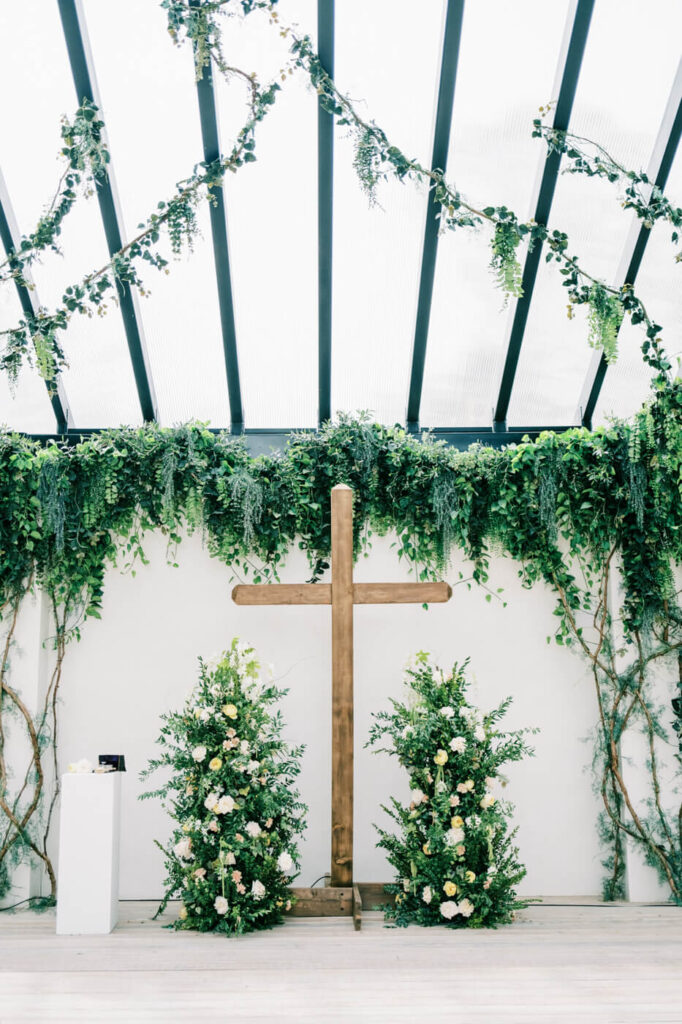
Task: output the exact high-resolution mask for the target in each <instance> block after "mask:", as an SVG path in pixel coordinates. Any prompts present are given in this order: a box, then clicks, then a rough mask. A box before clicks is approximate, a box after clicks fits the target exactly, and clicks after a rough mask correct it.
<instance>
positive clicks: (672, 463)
mask: <svg viewBox="0 0 682 1024" xmlns="http://www.w3.org/2000/svg"><path fill="white" fill-rule="evenodd" d="M681 428H682V382H679V381H678V382H675V383H674V384H666V385H663V384H662V383H661V382H660V381H658V382H656V383H655V390H654V395H653V398H652V400H651V401H650V402H649V403H648V404H647V406H645V408H644V409H643V410H642V411H641V412H640V413H639V414H638V415H637V416H636V417H635V418H634V420H633V422H632V423H630V424H626V423H614V424H613V425H611V426H610V427H608V428H601V429H599V430H595V431H592V432H590V431H587V430H584V429H575V430H570V431H567V432H566V433H564V434H561V435H557V434H553V433H549V432H548V433H546V434H542V435H541V436H540V437H539V438H538V439H537V440H536V441H533V442H531V441H527V442H524V443H522V444H519V445H517V446H514V447H510V448H508V449H505V450H493V449H490V448H483V447H481V446H473V447H472V448H471V449H470V450H469V451H467V452H459V451H456V450H454V449H452V448H450V447H448V446H447V445H445V444H443V443H442V442H434V441H433V440H432V439H431V438H429V436H428V435H426V436H424V437H423V438H422V439H418V438H416V437H413V436H411V435H409V434H407V433H406V432H405V431H404V430H402V429H401V428H399V427H385V426H382V425H380V424H377V423H373V422H371V421H370V420H369V419H368V418H367V417H361V418H359V419H343V418H342V419H341V420H340V421H339V422H338V423H337V424H327V425H326V426H325V427H324V428H323V429H322V430H321V431H320V432H319V433H317V434H300V435H297V436H295V437H293V438H292V440H291V443H290V444H289V446H288V448H287V449H286V451H285V452H284V453H283V454H275V455H273V456H267V457H266V456H260V457H258V458H251V457H249V455H248V453H247V451H246V449H245V448H244V445H243V443H242V442H241V441H240V440H238V439H235V438H234V437H231V436H230V435H229V434H214V433H212V432H210V431H209V430H207V429H206V428H205V427H202V426H201V425H197V424H194V425H187V426H184V427H180V428H177V429H173V430H169V429H162V428H159V427H157V426H151V425H148V426H145V427H143V428H140V429H128V428H124V429H119V430H109V431H104V432H103V433H101V434H99V435H96V436H93V437H91V438H89V439H87V440H85V441H83V442H81V443H80V444H78V445H76V446H75V447H73V448H68V447H66V446H63V445H59V444H54V443H50V444H48V445H46V446H44V447H43V446H41V445H40V444H39V443H37V442H34V441H31V440H30V439H28V438H26V437H22V436H20V435H12V434H0V610H1V612H0V613H1V614H2V616H3V618H5V619H6V621H8V618H9V617H10V616H11V611H12V609H13V608H14V607H15V605H16V603H17V602H18V601H19V600H20V599H21V597H22V596H23V594H25V593H26V592H27V591H28V589H29V588H30V587H31V586H32V585H33V584H34V583H36V582H37V583H38V584H39V585H40V586H41V587H43V588H44V589H45V591H46V592H47V593H48V595H49V596H50V600H51V603H52V606H53V609H54V611H53V615H55V622H57V619H56V615H57V613H59V616H60V618H59V625H58V626H56V628H55V636H56V638H57V640H58V642H59V643H60V644H61V645H62V652H63V645H64V644H66V642H67V641H68V640H69V639H70V638H71V637H78V636H79V635H80V628H81V625H82V622H83V619H84V618H85V617H87V616H96V617H97V616H99V614H100V610H101V602H102V592H103V585H104V577H105V573H106V571H107V569H108V568H109V567H110V566H112V565H119V566H121V567H122V568H124V569H127V570H130V571H132V572H134V571H135V567H136V564H137V563H144V561H145V554H144V537H145V534H147V533H148V532H149V531H152V530H159V531H161V532H162V534H163V535H164V536H165V537H166V538H167V541H168V549H169V550H168V557H169V561H171V562H174V561H175V549H176V547H177V545H178V543H179V542H180V540H181V538H182V535H183V533H184V531H185V530H189V531H191V530H195V529H200V530H201V531H202V533H203V534H204V536H205V539H206V544H207V547H208V550H209V552H210V553H211V555H213V556H214V557H216V558H219V559H220V560H221V561H222V562H224V563H225V564H226V565H228V566H230V568H231V570H232V571H233V572H234V573H236V574H237V575H238V576H240V577H241V578H245V579H249V580H253V581H254V582H265V581H267V580H273V579H277V577H278V573H279V570H280V567H281V566H282V564H283V563H284V561H285V559H286V557H287V555H288V553H289V552H290V551H291V550H292V549H293V548H294V547H296V546H297V545H298V546H300V547H301V548H302V549H303V550H304V551H305V552H306V554H307V557H308V560H309V563H310V567H311V578H312V579H319V578H321V576H322V575H323V574H324V572H325V571H326V569H327V568H328V562H329V553H330V543H331V538H330V514H329V492H330V489H331V487H332V486H334V484H337V483H347V484H349V485H350V486H351V487H352V488H353V490H354V493H355V508H354V549H355V555H356V557H357V556H358V555H359V554H360V553H361V552H363V551H367V550H368V549H369V547H370V546H371V543H372V538H373V535H374V534H377V533H378V534H385V533H387V532H389V531H393V532H394V533H395V535H396V538H397V544H396V551H397V554H398V556H399V557H400V558H402V559H404V560H405V561H406V562H407V563H408V564H409V566H410V568H411V569H412V570H413V572H414V573H415V575H416V577H417V578H418V579H421V580H427V579H434V578H438V577H439V576H441V575H442V574H443V573H444V572H445V571H446V570H447V568H448V565H449V562H450V560H451V558H452V556H453V554H454V553H455V552H456V551H459V552H461V553H462V554H463V555H464V556H465V557H466V558H467V559H468V560H469V561H470V563H471V579H472V580H473V581H474V582H476V583H477V584H478V585H481V586H483V587H488V585H489V583H490V582H491V581H490V578H489V577H490V559H491V556H492V555H493V554H494V553H503V554H506V555H508V556H510V557H512V558H513V559H515V560H516V562H517V564H518V574H519V578H520V580H521V582H522V584H523V585H524V586H528V587H530V586H533V585H535V584H537V583H540V584H543V585H545V586H547V587H549V588H550V589H551V591H552V592H553V593H554V594H555V595H556V599H557V604H556V630H555V633H554V640H555V642H556V643H558V644H561V645H564V646H568V647H571V648H572V649H575V650H577V651H578V652H580V653H582V655H583V656H584V658H585V659H586V661H587V663H588V665H589V666H590V668H591V670H592V671H593V675H594V680H595V692H596V693H597V695H598V701H599V707H600V716H601V722H600V729H599V731H598V734H597V751H598V763H597V769H596V771H597V787H598V791H599V793H600V796H601V799H602V802H603V804H604V813H605V815H606V816H607V819H608V820H606V819H605V823H606V829H605V832H604V834H606V832H608V833H609V834H610V835H612V837H613V842H616V837H617V839H618V842H620V841H621V840H622V838H623V835H624V834H625V833H624V830H625V829H629V830H630V832H631V831H632V823H628V820H629V817H630V812H629V810H628V807H627V802H626V801H625V795H624V793H623V789H622V786H621V782H622V785H623V786H624V785H625V783H624V782H623V780H622V773H620V762H619V758H618V755H617V750H618V743H617V741H618V739H619V737H620V735H621V732H622V729H623V728H625V727H626V726H627V727H640V728H644V729H645V731H646V732H647V734H648V732H649V730H652V736H653V739H652V742H653V743H654V746H655V745H656V744H658V745H660V744H661V743H662V742H663V740H662V739H661V738H660V735H658V734H657V733H656V728H658V726H657V725H656V723H658V724H660V726H661V728H664V730H667V731H668V732H670V730H671V726H672V722H671V720H670V714H669V712H666V713H665V714H664V715H663V718H661V715H660V714H659V712H658V711H657V710H656V708H654V707H652V706H651V702H650V700H649V699H648V697H647V689H648V687H649V680H650V675H651V671H652V670H653V669H654V668H655V667H656V665H657V664H659V663H664V662H665V659H667V658H672V659H674V658H675V657H676V654H677V650H678V648H682V610H681V609H680V606H679V597H678V595H677V593H676V590H675V587H674V585H673V579H672V574H671V565H680V563H681V562H682V501H681V500H680V499H681V497H682V485H681V484H680V481H681V480H682V429H681ZM612 573H616V574H617V575H618V576H619V577H620V581H621V584H622V589H623V594H624V598H623V602H622V607H620V608H619V607H617V606H614V604H613V601H612V598H611V593H610V590H609V589H608V582H609V580H610V579H611V574H612ZM614 630H615V631H617V632H622V633H623V634H624V637H625V640H624V644H623V653H624V654H625V655H626V657H625V658H623V657H622V656H619V658H618V660H616V658H615V650H614V648H613V642H612V640H611V636H612V634H613V632H614ZM550 639H551V638H550ZM671 697H672V695H671ZM626 698H627V699H626ZM3 714H4V712H3ZM614 744H615V746H614ZM614 750H615V751H616V753H615V754H614ZM614 758H615V759H614ZM655 773H656V765H655V763H653V762H652V771H651V779H652V793H653V794H654V803H655V802H656V799H657V797H656V787H655V786H654V782H653V780H654V774H655ZM619 775H620V779H621V781H618V780H619ZM614 787H615V789H614ZM614 794H615V795H614ZM658 799H659V802H660V798H658ZM624 801H625V802H624ZM662 815H663V812H662V810H661V811H660V812H659V810H658V809H656V813H655V816H654V817H653V818H647V819H644V818H642V819H640V820H639V824H636V825H635V826H634V829H635V835H634V838H635V840H637V841H639V842H641V843H642V844H643V847H645V848H646V849H647V850H649V851H655V850H658V853H655V852H654V853H652V856H653V857H654V858H655V859H656V861H657V865H658V868H657V869H659V870H661V871H662V872H663V874H664V876H665V878H666V882H667V883H668V884H669V885H671V892H672V893H673V896H674V897H675V898H677V897H676V895H675V894H676V893H677V892H682V876H680V878H679V882H676V880H675V879H676V878H677V877H678V876H677V875H676V873H675V872H676V871H677V870H678V869H677V868H676V867H675V866H674V865H675V864H676V863H677V858H679V849H680V847H679V840H678V839H677V838H676V836H677V835H678V831H677V829H673V828H672V827H671V826H670V822H669V821H668V819H667V818H666V827H665V828H664V827H663V824H662ZM663 816H664V815H663ZM630 832H628V834H630ZM609 856H610V855H609ZM661 858H662V859H661ZM607 859H608V858H607ZM0 863H2V856H0ZM621 865H622V858H619V857H618V856H616V857H615V861H614V870H620V867H621ZM666 871H667V872H669V874H668V873H666ZM614 884H615V883H614ZM678 885H679V886H680V887H681V888H680V889H678Z"/></svg>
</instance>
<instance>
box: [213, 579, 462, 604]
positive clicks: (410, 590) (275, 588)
mask: <svg viewBox="0 0 682 1024" xmlns="http://www.w3.org/2000/svg"><path fill="white" fill-rule="evenodd" d="M451 597H452V588H451V587H450V585H449V584H448V583H354V584H353V603H354V604H442V603H443V602H444V601H449V600H450V598H451ZM232 600H233V601H234V603H235V604H249V605H272V604H331V603H332V587H331V583H265V584H250V583H240V584H239V586H236V587H234V589H233V591H232Z"/></svg>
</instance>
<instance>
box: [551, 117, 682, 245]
mask: <svg viewBox="0 0 682 1024" xmlns="http://www.w3.org/2000/svg"><path fill="white" fill-rule="evenodd" d="M543 112H544V111H543ZM533 137H534V138H542V139H544V141H545V143H546V144H547V153H548V155H549V154H550V153H558V154H559V155H560V156H565V157H566V159H567V161H568V164H567V165H566V166H565V167H564V169H563V173H564V174H584V175H586V176H587V177H590V178H592V177H599V178H604V179H606V181H609V182H611V183H615V182H620V183H624V184H625V192H624V197H623V200H622V202H621V205H622V207H623V209H625V210H632V211H633V212H634V213H635V215H636V216H637V218H638V220H641V221H642V223H643V225H644V227H645V228H649V229H651V228H652V227H653V226H654V224H655V223H656V222H657V221H663V222H665V223H667V224H668V225H669V226H670V227H672V228H673V233H672V241H673V243H674V244H677V242H679V232H680V228H682V208H680V207H679V206H675V205H674V204H673V203H671V202H670V200H669V199H668V198H667V197H666V196H665V194H664V193H663V191H662V189H660V188H659V187H658V185H656V184H655V183H654V182H652V181H651V180H650V178H649V176H648V174H646V172H644V171H639V172H637V171H633V170H630V169H628V168H626V167H624V166H623V164H621V163H619V162H618V161H617V160H616V159H615V157H613V156H612V155H611V153H609V152H608V150H606V149H605V148H604V147H603V146H601V145H599V143H597V142H594V141H593V140H592V139H587V138H585V137H584V136H582V135H576V134H574V133H573V132H569V131H562V130H560V129H557V128H553V127H550V126H549V125H545V124H543V123H542V121H541V120H540V119H536V120H534V121H533ZM680 260H682V253H680V252H678V253H676V256H675V262H678V263H679V262H680Z"/></svg>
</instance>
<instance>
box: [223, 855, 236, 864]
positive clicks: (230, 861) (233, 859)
mask: <svg viewBox="0 0 682 1024" xmlns="http://www.w3.org/2000/svg"><path fill="white" fill-rule="evenodd" d="M225 863H226V864H229V865H230V866H232V864H236V863H237V858H236V857H235V855H234V854H233V853H226V854H225Z"/></svg>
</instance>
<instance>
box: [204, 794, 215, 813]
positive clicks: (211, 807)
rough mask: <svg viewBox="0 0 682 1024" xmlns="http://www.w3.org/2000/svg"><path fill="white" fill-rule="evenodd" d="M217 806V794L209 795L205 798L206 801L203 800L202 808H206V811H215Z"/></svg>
mask: <svg viewBox="0 0 682 1024" xmlns="http://www.w3.org/2000/svg"><path fill="white" fill-rule="evenodd" d="M217 806H218V794H217V793H209V794H208V796H207V797H206V799H205V800H204V807H205V808H206V810H207V811H215V809H216V807H217Z"/></svg>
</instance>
